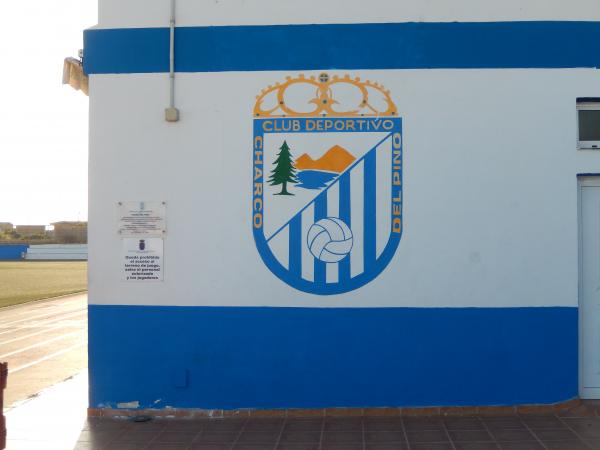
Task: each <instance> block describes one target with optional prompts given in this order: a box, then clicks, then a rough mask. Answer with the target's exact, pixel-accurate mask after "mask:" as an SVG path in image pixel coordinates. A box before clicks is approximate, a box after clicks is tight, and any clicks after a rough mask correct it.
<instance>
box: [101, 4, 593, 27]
mask: <svg viewBox="0 0 600 450" xmlns="http://www.w3.org/2000/svg"><path fill="white" fill-rule="evenodd" d="M169 11H170V2H169V1H168V0H127V1H125V2H124V1H122V0H100V1H99V14H98V17H99V22H98V23H99V27H100V28H121V27H123V28H135V27H162V26H168V23H169ZM517 20H585V21H595V20H600V4H599V3H598V2H597V1H595V0H572V1H569V2H565V1H561V0H527V1H521V0H504V1H498V0H461V1H460V2H450V1H447V0H371V1H369V2H368V3H365V2H364V1H361V0H326V1H319V0H304V1H302V2H297V1H294V0H222V1H210V2H209V1H201V2H200V1H197V0H177V25H178V26H207V25H215V26H216V25H269V24H305V23H371V22H373V23H386V22H455V21H458V22H479V21H482V22H494V21H517Z"/></svg>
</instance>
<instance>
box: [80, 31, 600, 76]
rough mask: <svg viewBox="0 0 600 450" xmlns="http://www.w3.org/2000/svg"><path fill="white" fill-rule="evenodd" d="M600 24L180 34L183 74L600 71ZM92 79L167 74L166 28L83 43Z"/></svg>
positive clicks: (87, 37)
mask: <svg viewBox="0 0 600 450" xmlns="http://www.w3.org/2000/svg"><path fill="white" fill-rule="evenodd" d="M598 42H600V22H565V21H558V22H547V21H546V22H544V21H539V22H476V23H475V22H467V23H465V22H463V23H457V22H453V23H431V22H430V23H423V22H420V23H376V24H328V25H270V26H224V27H184V28H181V27H180V28H177V30H176V49H175V52H176V70H177V71H178V72H220V71H237V70H241V71H254V70H322V69H343V70H348V69H352V70H355V69H432V68H457V69H458V68H462V69H470V68H567V67H600V52H599V51H598ZM84 45H85V58H84V69H85V71H86V73H88V74H99V73H147V72H168V70H169V29H168V28H135V29H133V28H132V29H100V30H97V29H93V30H87V31H86V32H85V34H84Z"/></svg>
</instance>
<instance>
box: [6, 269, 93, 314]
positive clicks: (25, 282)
mask: <svg viewBox="0 0 600 450" xmlns="http://www.w3.org/2000/svg"><path fill="white" fill-rule="evenodd" d="M86 289H87V261H15V262H12V261H0V307H2V306H8V305H16V304H18V303H25V302H29V301H31V300H39V299H42V298H48V297H56V296H58V295H64V294H72V293H74V292H81V291H85V290H86Z"/></svg>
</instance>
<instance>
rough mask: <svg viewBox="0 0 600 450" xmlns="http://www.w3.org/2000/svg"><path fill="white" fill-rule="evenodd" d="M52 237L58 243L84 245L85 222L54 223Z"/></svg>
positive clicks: (85, 238)
mask: <svg viewBox="0 0 600 450" xmlns="http://www.w3.org/2000/svg"><path fill="white" fill-rule="evenodd" d="M52 225H54V232H53V236H54V239H55V240H56V241H57V242H58V243H64V244H85V243H86V242H87V222H55V223H53V224H52Z"/></svg>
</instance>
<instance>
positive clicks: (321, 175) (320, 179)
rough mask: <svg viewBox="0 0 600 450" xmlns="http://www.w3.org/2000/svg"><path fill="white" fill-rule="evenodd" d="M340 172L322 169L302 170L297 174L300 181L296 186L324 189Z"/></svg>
mask: <svg viewBox="0 0 600 450" xmlns="http://www.w3.org/2000/svg"><path fill="white" fill-rule="evenodd" d="M338 175H339V174H338V173H335V172H322V171H320V170H302V171H300V172H298V173H297V174H296V177H297V178H298V180H299V181H300V183H298V184H297V185H296V187H301V188H304V189H323V188H324V187H327V185H328V184H329V183H330V182H331V181H333V180H334V179H335V178H337V176H338Z"/></svg>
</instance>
